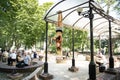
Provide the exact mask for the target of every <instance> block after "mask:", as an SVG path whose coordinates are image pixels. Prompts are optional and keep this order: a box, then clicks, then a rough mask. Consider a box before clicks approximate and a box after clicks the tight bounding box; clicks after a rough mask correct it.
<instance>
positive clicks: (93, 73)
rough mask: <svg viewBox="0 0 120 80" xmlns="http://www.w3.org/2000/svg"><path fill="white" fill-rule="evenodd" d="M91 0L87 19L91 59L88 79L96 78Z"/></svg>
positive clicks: (93, 79)
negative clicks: (88, 20)
mask: <svg viewBox="0 0 120 80" xmlns="http://www.w3.org/2000/svg"><path fill="white" fill-rule="evenodd" d="M92 1H93V0H89V19H90V43H91V45H90V50H91V61H90V64H89V79H88V80H96V65H95V62H94V47H93V45H94V43H93V17H94V15H93V12H92V11H93V10H92V7H91V2H92Z"/></svg>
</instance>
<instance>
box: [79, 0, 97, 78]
mask: <svg viewBox="0 0 120 80" xmlns="http://www.w3.org/2000/svg"><path fill="white" fill-rule="evenodd" d="M92 3H94V2H93V0H89V10H88V11H85V12H81V11H82V9H80V8H79V9H77V12H78V11H79V13H78V14H79V15H80V14H81V15H83V16H84V17H86V18H89V20H90V50H91V61H90V64H89V79H88V80H96V64H95V62H94V43H93V42H94V41H93V18H94V15H93V12H92V11H93V6H97V5H95V4H96V3H95V4H92ZM97 8H99V6H97ZM80 10H81V11H80Z"/></svg>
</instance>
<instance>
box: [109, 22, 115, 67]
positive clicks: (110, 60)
mask: <svg viewBox="0 0 120 80" xmlns="http://www.w3.org/2000/svg"><path fill="white" fill-rule="evenodd" d="M109 53H110V57H109V68H114V59H113V54H112V38H111V21H110V20H109Z"/></svg>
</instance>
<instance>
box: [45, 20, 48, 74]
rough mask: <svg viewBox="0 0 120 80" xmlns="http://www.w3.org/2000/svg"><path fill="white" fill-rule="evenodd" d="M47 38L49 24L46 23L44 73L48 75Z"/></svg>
mask: <svg viewBox="0 0 120 80" xmlns="http://www.w3.org/2000/svg"><path fill="white" fill-rule="evenodd" d="M47 38H48V22H47V21H46V50H45V63H44V73H48V62H47Z"/></svg>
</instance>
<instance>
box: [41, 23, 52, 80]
mask: <svg viewBox="0 0 120 80" xmlns="http://www.w3.org/2000/svg"><path fill="white" fill-rule="evenodd" d="M47 40H48V21H46V50H45V63H44V73H43V74H41V75H40V76H39V77H40V78H42V80H49V79H52V78H53V75H50V74H49V73H48V62H47Z"/></svg>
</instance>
